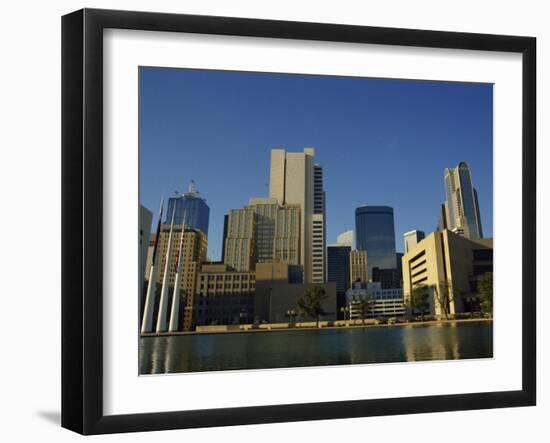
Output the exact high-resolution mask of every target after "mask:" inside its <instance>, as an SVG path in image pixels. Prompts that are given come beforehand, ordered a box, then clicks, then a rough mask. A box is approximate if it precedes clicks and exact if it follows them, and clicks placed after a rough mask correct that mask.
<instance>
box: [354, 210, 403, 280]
mask: <svg viewBox="0 0 550 443" xmlns="http://www.w3.org/2000/svg"><path fill="white" fill-rule="evenodd" d="M355 236H356V237H355V238H356V247H357V249H359V250H362V251H367V266H368V268H369V276H372V269H373V268H379V269H395V265H396V263H395V228H394V223H393V208H390V207H389V206H370V205H365V206H360V207H359V208H357V209H356V210H355Z"/></svg>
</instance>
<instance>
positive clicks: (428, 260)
mask: <svg viewBox="0 0 550 443" xmlns="http://www.w3.org/2000/svg"><path fill="white" fill-rule="evenodd" d="M402 261H403V292H404V296H405V301H406V300H407V299H408V298H409V297H410V295H411V293H412V291H413V289H414V288H417V287H424V288H426V291H427V292H428V295H429V297H428V301H429V313H430V314H432V315H436V316H439V317H441V316H442V315H444V309H442V306H440V304H439V302H438V297H437V296H436V293H438V294H441V293H442V291H443V290H444V288H442V286H443V285H446V286H447V287H448V288H450V292H451V294H450V295H451V297H450V299H451V302H450V303H449V306H448V309H447V313H448V314H455V313H458V312H469V311H470V310H475V309H476V308H475V306H476V305H478V304H479V296H478V293H477V281H478V279H479V277H480V276H481V275H483V274H485V273H487V272H493V239H491V238H487V239H476V240H472V239H468V238H466V237H464V236H462V235H458V234H455V233H453V232H451V231H449V230H448V229H445V230H444V231H441V232H439V231H436V232H433V233H431V234H430V235H428V236H427V237H426V238H425V239H424V240H422V241H420V242H419V243H418V244H417V245H416V246H415V247H413V248H412V249H411V250H410V251H409V252H407V253H406V254H405V255H404V256H403V260H402ZM439 299H441V296H440V297H439Z"/></svg>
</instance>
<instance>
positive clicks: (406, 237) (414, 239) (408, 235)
mask: <svg viewBox="0 0 550 443" xmlns="http://www.w3.org/2000/svg"><path fill="white" fill-rule="evenodd" d="M425 236H426V235H425V234H424V231H418V230H416V229H414V230H412V231H409V232H405V233H404V234H403V242H404V243H405V254H406V253H407V252H409V251H410V250H411V249H412V248H414V247H415V246H416V245H417V244H418V242H420V240H422V239H423V238H424V237H425ZM398 267H401V265H399V266H398Z"/></svg>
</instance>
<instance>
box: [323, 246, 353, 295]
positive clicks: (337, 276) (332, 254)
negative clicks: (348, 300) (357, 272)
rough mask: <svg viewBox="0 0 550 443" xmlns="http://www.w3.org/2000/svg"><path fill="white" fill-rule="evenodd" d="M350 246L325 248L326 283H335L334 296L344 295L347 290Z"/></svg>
mask: <svg viewBox="0 0 550 443" xmlns="http://www.w3.org/2000/svg"><path fill="white" fill-rule="evenodd" d="M350 252H351V247H350V246H341V245H329V246H327V281H329V282H335V283H336V294H344V295H345V292H346V290H347V289H348V288H349V280H350V277H349V253H350Z"/></svg>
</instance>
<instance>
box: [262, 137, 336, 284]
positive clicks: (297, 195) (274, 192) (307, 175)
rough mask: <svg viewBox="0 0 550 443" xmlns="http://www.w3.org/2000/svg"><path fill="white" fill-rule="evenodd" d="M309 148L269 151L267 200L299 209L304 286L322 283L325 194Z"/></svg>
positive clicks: (319, 167) (319, 169)
mask: <svg viewBox="0 0 550 443" xmlns="http://www.w3.org/2000/svg"><path fill="white" fill-rule="evenodd" d="M314 153H315V150H314V149H313V148H305V149H304V152H286V151H285V150H284V149H273V150H272V151H271V164H270V177H269V196H270V197H271V198H274V199H276V200H277V202H278V203H279V204H280V205H283V206H285V205H298V206H299V207H300V214H301V217H300V264H301V265H302V266H303V268H304V281H305V282H306V283H322V282H324V280H325V244H326V241H325V236H326V234H325V193H324V191H323V171H322V167H321V166H320V165H318V164H315V162H314Z"/></svg>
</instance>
